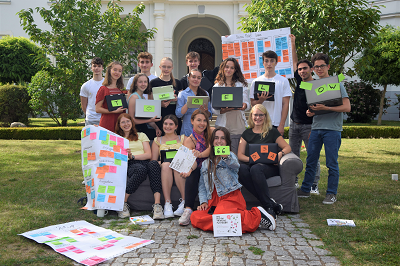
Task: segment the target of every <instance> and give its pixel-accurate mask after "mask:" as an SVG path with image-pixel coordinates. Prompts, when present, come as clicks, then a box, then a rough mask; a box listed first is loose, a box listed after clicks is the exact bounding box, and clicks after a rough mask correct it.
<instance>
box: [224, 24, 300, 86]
mask: <svg viewBox="0 0 400 266" xmlns="http://www.w3.org/2000/svg"><path fill="white" fill-rule="evenodd" d="M289 34H290V28H281V29H275V30H269V31H262V32H250V33H241V34H233V35H230V36H228V37H225V36H221V41H222V55H223V56H222V59H223V60H225V59H226V58H228V57H234V58H236V59H237V60H238V62H239V64H240V67H241V69H242V72H243V75H244V78H245V79H246V80H247V82H248V83H249V84H251V81H252V80H253V79H255V78H257V77H259V76H261V75H263V74H264V73H265V70H264V66H263V61H262V54H263V53H264V52H265V51H268V50H272V51H274V52H276V53H277V55H278V64H277V66H276V68H275V72H276V73H277V74H279V75H281V76H284V77H286V78H293V77H294V71H293V60H292V46H291V41H290V38H289Z"/></svg>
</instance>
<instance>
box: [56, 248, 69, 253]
mask: <svg viewBox="0 0 400 266" xmlns="http://www.w3.org/2000/svg"><path fill="white" fill-rule="evenodd" d="M56 251H57V252H60V253H61V252H67V251H68V249H66V248H59V249H56Z"/></svg>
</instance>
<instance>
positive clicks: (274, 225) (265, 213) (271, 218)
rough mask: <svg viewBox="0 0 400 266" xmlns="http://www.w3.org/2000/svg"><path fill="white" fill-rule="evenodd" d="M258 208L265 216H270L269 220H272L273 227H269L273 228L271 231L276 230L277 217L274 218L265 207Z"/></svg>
mask: <svg viewBox="0 0 400 266" xmlns="http://www.w3.org/2000/svg"><path fill="white" fill-rule="evenodd" d="M257 209H258V210H259V211H260V212H262V213H263V214H264V215H265V216H267V217H268V218H269V220H270V221H271V223H272V225H271V226H272V229H270V228H268V229H269V230H271V231H274V230H275V229H276V221H275V218H274V216H272V215H271V214H269V213H268V212H267V211H264V209H260V208H258V207H257Z"/></svg>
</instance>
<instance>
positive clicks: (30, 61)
mask: <svg viewBox="0 0 400 266" xmlns="http://www.w3.org/2000/svg"><path fill="white" fill-rule="evenodd" d="M0 54H1V56H0V82H2V83H8V82H9V83H19V82H22V81H25V82H30V81H31V77H32V76H33V75H35V74H36V72H38V71H39V70H40V69H41V67H40V66H39V59H45V56H44V54H43V52H42V50H41V48H40V47H39V46H37V45H36V44H34V43H33V42H31V41H30V40H28V39H27V38H24V37H10V36H5V37H3V38H2V39H0Z"/></svg>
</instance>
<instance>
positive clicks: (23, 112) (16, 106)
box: [0, 84, 31, 126]
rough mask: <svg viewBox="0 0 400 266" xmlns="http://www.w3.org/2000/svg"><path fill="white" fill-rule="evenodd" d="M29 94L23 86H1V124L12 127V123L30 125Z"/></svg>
mask: <svg viewBox="0 0 400 266" xmlns="http://www.w3.org/2000/svg"><path fill="white" fill-rule="evenodd" d="M29 99H30V97H29V94H28V91H27V89H26V87H25V86H23V85H11V84H6V85H3V86H0V122H1V125H2V126H10V124H11V123H12V122H21V123H24V124H28V122H29V119H28V115H29V113H30V112H31V108H30V107H29Z"/></svg>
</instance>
